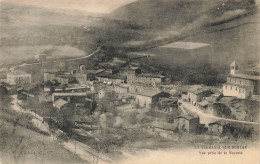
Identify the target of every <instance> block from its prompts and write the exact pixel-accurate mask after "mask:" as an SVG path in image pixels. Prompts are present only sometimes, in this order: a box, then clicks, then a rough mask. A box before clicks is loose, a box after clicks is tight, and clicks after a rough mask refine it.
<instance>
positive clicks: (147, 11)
mask: <svg viewBox="0 0 260 164" xmlns="http://www.w3.org/2000/svg"><path fill="white" fill-rule="evenodd" d="M255 10H256V5H255V3H254V1H252V0H246V1H230V0H221V1H206V0H198V1H194V0H185V1H180V0H140V1H137V2H133V3H131V4H128V5H126V6H123V7H121V8H119V9H117V10H115V11H114V12H113V13H111V14H110V15H109V16H107V17H106V18H104V19H106V21H103V22H102V24H101V25H100V26H105V27H106V26H107V25H108V26H109V25H111V24H116V25H115V26H113V28H112V29H107V30H106V31H105V32H106V34H107V35H108V36H109V34H111V35H112V34H114V35H112V36H113V38H111V40H112V39H114V37H117V35H123V34H122V32H121V31H122V30H123V31H124V32H125V33H124V34H125V35H124V36H125V37H124V42H122V40H120V39H119V41H118V42H117V43H119V44H117V43H115V42H116V41H114V40H113V41H112V43H111V42H110V43H108V42H109V41H111V40H109V41H107V44H108V45H110V44H113V45H112V46H114V45H118V46H119V47H120V48H122V47H123V48H126V49H130V50H141V49H145V48H150V47H154V46H158V45H163V44H166V43H170V42H173V41H175V40H177V39H180V38H183V37H185V36H186V35H189V34H191V33H195V32H198V31H200V30H201V28H203V27H213V26H215V25H219V24H223V23H228V22H229V21H231V20H234V19H238V18H240V17H243V16H246V15H250V14H253V13H254V12H255ZM125 22H127V23H128V25H126V23H125ZM104 24H105V25H104ZM97 27H99V25H97ZM133 27H134V29H135V30H134V32H131V30H132V29H133ZM129 35H131V36H129ZM106 40H108V39H107V38H106ZM120 43H121V44H120Z"/></svg>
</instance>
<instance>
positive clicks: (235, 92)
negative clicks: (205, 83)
mask: <svg viewBox="0 0 260 164" xmlns="http://www.w3.org/2000/svg"><path fill="white" fill-rule="evenodd" d="M259 84H260V76H253V75H248V74H240V73H239V65H238V63H237V62H236V61H234V62H233V63H232V64H231V65H230V75H229V76H228V77H227V82H226V83H225V84H223V95H224V96H232V97H237V98H241V99H245V98H250V97H251V96H252V95H254V94H257V95H259V92H260V88H259Z"/></svg>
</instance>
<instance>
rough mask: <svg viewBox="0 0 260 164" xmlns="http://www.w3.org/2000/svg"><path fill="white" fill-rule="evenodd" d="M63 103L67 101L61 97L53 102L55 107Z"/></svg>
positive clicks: (59, 106)
mask: <svg viewBox="0 0 260 164" xmlns="http://www.w3.org/2000/svg"><path fill="white" fill-rule="evenodd" d="M65 104H68V102H67V101H65V100H63V99H58V100H56V101H55V102H54V106H55V107H57V108H61V107H62V106H63V105H65Z"/></svg>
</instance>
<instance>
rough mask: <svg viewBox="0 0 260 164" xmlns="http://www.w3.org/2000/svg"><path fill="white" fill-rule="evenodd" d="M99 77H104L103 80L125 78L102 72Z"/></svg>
mask: <svg viewBox="0 0 260 164" xmlns="http://www.w3.org/2000/svg"><path fill="white" fill-rule="evenodd" d="M97 77H103V78H108V79H123V78H124V77H122V76H119V75H116V74H112V73H108V72H102V73H100V74H98V75H97Z"/></svg>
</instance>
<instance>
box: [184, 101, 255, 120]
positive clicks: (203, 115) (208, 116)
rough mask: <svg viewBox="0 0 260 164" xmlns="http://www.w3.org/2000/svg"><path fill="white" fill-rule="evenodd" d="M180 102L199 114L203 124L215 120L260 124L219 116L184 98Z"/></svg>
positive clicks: (187, 108)
mask: <svg viewBox="0 0 260 164" xmlns="http://www.w3.org/2000/svg"><path fill="white" fill-rule="evenodd" d="M179 102H180V103H181V107H182V108H185V109H186V110H189V111H190V112H192V113H194V114H197V115H198V116H199V117H200V122H201V123H202V124H209V123H211V122H214V121H218V120H225V121H230V122H237V123H243V124H250V125H259V123H258V122H248V121H241V120H233V119H228V118H222V117H217V116H214V115H211V114H208V113H204V112H202V111H201V110H200V109H199V108H198V107H196V106H193V105H192V104H190V103H188V102H184V101H182V100H179Z"/></svg>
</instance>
